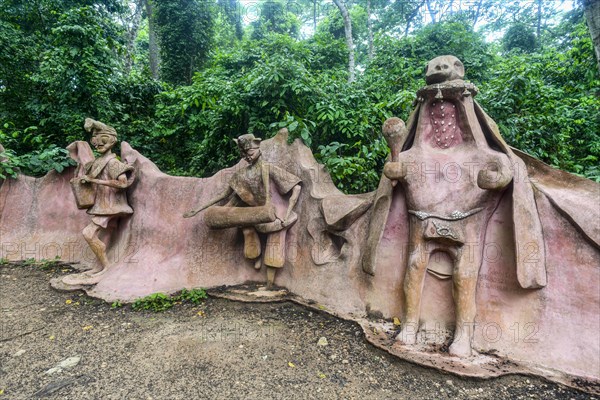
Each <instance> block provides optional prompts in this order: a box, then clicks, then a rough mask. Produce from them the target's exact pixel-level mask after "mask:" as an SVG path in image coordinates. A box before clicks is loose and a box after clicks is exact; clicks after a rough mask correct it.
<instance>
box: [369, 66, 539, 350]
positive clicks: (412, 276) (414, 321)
mask: <svg viewBox="0 0 600 400" xmlns="http://www.w3.org/2000/svg"><path fill="white" fill-rule="evenodd" d="M463 76H464V67H463V64H462V62H461V61H460V60H458V59H457V58H456V57H453V56H441V57H437V58H435V59H433V60H431V61H430V62H429V64H428V68H427V72H426V82H427V84H428V86H425V87H424V88H422V89H421V90H419V92H418V102H417V104H418V105H417V108H416V110H415V111H414V112H413V114H412V116H411V119H410V120H409V123H408V129H407V128H405V127H404V123H403V122H402V121H401V120H399V119H397V118H396V119H392V120H388V121H386V124H384V129H383V131H384V135H385V136H386V139H387V140H388V143H389V145H390V148H391V149H392V154H391V160H390V161H389V162H388V163H387V164H386V166H385V168H384V174H385V176H386V177H387V178H386V179H389V180H390V184H389V187H386V186H385V185H383V186H380V190H379V193H378V194H377V196H376V200H375V212H374V216H373V219H372V221H371V225H370V232H369V238H368V241H367V242H368V245H367V249H366V252H365V257H364V259H363V268H364V270H365V272H367V273H371V274H372V273H374V270H375V265H376V263H377V245H378V242H379V240H380V238H381V235H382V232H383V227H384V225H385V221H386V219H387V215H388V212H389V205H390V201H391V197H392V194H391V193H392V192H391V186H393V185H395V183H396V182H399V183H400V184H401V186H402V190H401V191H400V192H398V193H399V194H400V195H402V196H404V197H405V203H406V206H407V210H406V212H407V219H408V221H407V222H408V226H409V254H408V261H407V269H406V274H405V278H404V319H403V321H402V330H401V332H400V333H399V335H398V336H397V339H398V340H399V341H400V342H402V343H404V344H414V343H415V342H416V341H417V333H418V328H419V314H420V307H421V294H422V293H421V292H422V290H423V283H424V278H425V273H426V271H427V270H428V265H429V262H430V260H431V258H432V256H439V257H444V258H446V260H449V262H448V263H447V264H449V269H448V270H447V271H445V273H446V274H447V276H449V277H451V278H452V280H453V291H452V293H453V297H454V306H455V312H456V319H455V322H456V327H455V332H454V341H453V343H452V345H451V346H450V348H449V352H450V354H452V355H456V356H463V357H466V356H469V355H471V341H472V338H473V327H474V321H475V313H476V297H475V295H476V287H477V279H478V274H479V268H480V266H481V262H482V257H483V251H484V247H485V240H486V230H487V225H488V222H489V220H490V217H491V216H492V214H493V212H494V210H495V209H496V207H497V206H498V204H499V201H500V199H501V196H502V194H503V193H504V191H505V190H506V189H507V188H508V187H509V184H511V183H512V196H513V218H514V219H515V224H514V227H513V228H514V234H515V244H516V245H517V251H516V254H517V260H516V264H517V271H518V274H517V275H518V278H519V283H520V284H521V286H522V287H524V288H539V287H543V286H545V284H546V273H545V269H544V261H545V257H544V245H543V239H542V238H543V236H542V233H541V225H540V221H539V217H538V215H537V212H536V207H535V202H534V198H533V191H532V188H531V187H530V185H529V183H528V182H525V181H524V179H523V178H524V176H523V175H520V176H519V174H518V173H519V171H520V172H521V174H522V173H523V172H524V171H525V167H524V164H523V162H522V161H521V160H520V159H518V158H517V157H515V156H514V155H513V153H512V151H511V150H510V148H509V147H508V146H507V145H506V143H505V142H504V140H503V139H502V137H501V136H500V135H499V134H498V131H497V128H496V127H495V124H494V123H493V121H491V119H489V117H487V115H485V113H484V112H483V110H482V109H481V108H480V107H479V106H478V105H477V103H475V102H474V101H473V96H474V95H475V94H476V93H477V88H475V86H473V85H472V84H470V83H467V82H465V81H463V80H462V78H463ZM433 273H434V274H435V273H436V271H433Z"/></svg>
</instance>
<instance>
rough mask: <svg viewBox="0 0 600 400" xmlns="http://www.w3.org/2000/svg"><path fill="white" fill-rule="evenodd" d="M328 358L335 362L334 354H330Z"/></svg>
mask: <svg viewBox="0 0 600 400" xmlns="http://www.w3.org/2000/svg"><path fill="white" fill-rule="evenodd" d="M329 358H330V359H331V360H333V361H335V359H336V358H337V355H335V354H332V355H330V356H329Z"/></svg>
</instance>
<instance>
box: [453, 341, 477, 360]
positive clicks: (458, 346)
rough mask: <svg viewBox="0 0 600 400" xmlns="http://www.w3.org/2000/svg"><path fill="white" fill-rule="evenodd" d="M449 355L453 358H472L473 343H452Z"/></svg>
mask: <svg viewBox="0 0 600 400" xmlns="http://www.w3.org/2000/svg"><path fill="white" fill-rule="evenodd" d="M448 353H449V354H450V355H451V356H453V357H461V358H468V357H471V355H472V351H471V343H469V341H468V340H458V341H454V342H452V344H451V345H450V348H449V349H448Z"/></svg>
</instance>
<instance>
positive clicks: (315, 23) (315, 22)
mask: <svg viewBox="0 0 600 400" xmlns="http://www.w3.org/2000/svg"><path fill="white" fill-rule="evenodd" d="M317 1H318V0H313V32H315V33H316V32H317Z"/></svg>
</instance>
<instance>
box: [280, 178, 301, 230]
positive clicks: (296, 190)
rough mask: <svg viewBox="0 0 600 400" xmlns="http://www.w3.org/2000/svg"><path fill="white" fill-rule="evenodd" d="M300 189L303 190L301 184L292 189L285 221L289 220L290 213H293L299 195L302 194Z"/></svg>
mask: <svg viewBox="0 0 600 400" xmlns="http://www.w3.org/2000/svg"><path fill="white" fill-rule="evenodd" d="M300 190H302V188H301V187H300V185H296V186H294V188H293V189H292V195H291V196H290V201H289V202H288V208H287V212H286V213H285V219H284V222H285V221H287V220H288V218H289V217H290V214H291V213H292V210H293V209H294V207H295V206H296V203H297V202H298V197H299V196H300Z"/></svg>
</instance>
